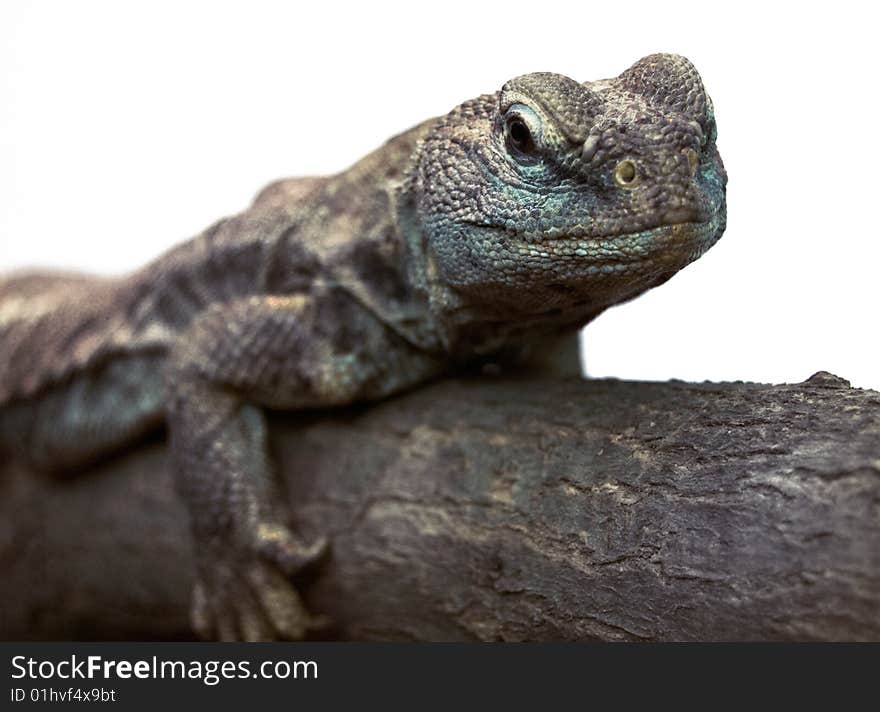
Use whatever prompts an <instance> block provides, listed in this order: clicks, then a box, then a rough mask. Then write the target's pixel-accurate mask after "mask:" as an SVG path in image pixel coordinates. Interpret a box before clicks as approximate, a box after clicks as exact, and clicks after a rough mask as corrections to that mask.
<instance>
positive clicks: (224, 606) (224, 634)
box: [191, 524, 329, 641]
mask: <svg viewBox="0 0 880 712" xmlns="http://www.w3.org/2000/svg"><path fill="white" fill-rule="evenodd" d="M254 549H255V550H254V551H253V553H252V555H251V556H250V557H243V556H240V557H238V558H233V559H231V558H230V557H229V556H228V554H227V555H226V556H223V555H222V554H221V553H219V552H217V551H216V550H215V551H214V552H212V554H213V555H211V556H209V557H208V559H207V560H206V561H202V562H201V564H202V565H201V566H200V575H199V576H198V579H197V581H196V585H195V588H194V590H193V599H192V610H191V618H192V624H193V628H194V629H195V631H196V633H197V634H198V635H199V637H201V638H204V639H208V640H225V641H228V640H244V641H258V640H279V639H280V640H301V639H302V638H304V637H305V636H306V634H307V633H308V632H309V631H310V630H316V629H320V628H325V627H327V626H328V625H329V620H328V619H327V618H326V616H313V615H312V614H310V613H309V612H308V610H306V607H305V605H304V603H303V601H302V599H301V597H300V595H299V593H298V592H297V590H296V587H295V586H294V585H293V583H292V582H291V581H290V577H291V576H292V575H293V574H294V573H296V572H297V571H300V570H301V569H302V568H304V567H306V566H308V565H310V564H312V563H314V562H316V561H318V560H319V559H320V558H322V557H323V556H324V555H325V554H326V552H327V549H328V546H327V541H326V539H324V538H321V539H319V540H318V541H316V542H314V543H313V544H311V545H310V546H307V547H306V546H303V545H302V544H300V543H298V542H297V541H296V539H295V538H294V537H293V535H292V534H291V533H290V531H289V530H288V529H286V528H285V527H283V526H280V525H274V524H273V525H268V524H264V525H260V526H259V527H258V529H257V535H256V541H255V547H254Z"/></svg>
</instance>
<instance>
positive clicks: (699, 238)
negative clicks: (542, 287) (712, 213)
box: [510, 217, 721, 275]
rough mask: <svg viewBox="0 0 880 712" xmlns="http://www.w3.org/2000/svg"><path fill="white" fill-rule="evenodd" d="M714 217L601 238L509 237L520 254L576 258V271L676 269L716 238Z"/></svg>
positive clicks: (604, 272) (696, 256) (699, 253)
mask: <svg viewBox="0 0 880 712" xmlns="http://www.w3.org/2000/svg"><path fill="white" fill-rule="evenodd" d="M719 225H720V220H719V219H718V218H717V217H713V218H712V219H710V220H708V221H705V222H681V223H675V224H672V225H661V226H658V227H654V228H650V229H648V230H640V231H638V232H632V233H623V234H619V235H613V236H609V237H603V238H583V237H566V236H563V237H555V238H552V239H549V238H548V239H546V240H542V241H531V240H523V239H517V238H516V237H515V236H514V237H513V238H512V239H511V240H510V247H511V248H513V249H514V250H515V251H516V252H517V253H518V254H520V255H522V256H523V257H531V258H532V259H535V258H545V259H553V258H562V259H565V260H566V261H572V260H576V261H577V262H578V271H579V272H582V271H587V272H591V273H595V274H608V275H614V274H618V275H619V274H621V273H625V272H629V271H641V270H642V269H645V268H652V267H653V268H665V269H679V268H680V267H682V266H684V265H685V264H688V263H690V262H692V261H694V260H696V259H697V258H698V257H700V256H701V255H703V254H704V253H705V252H706V251H707V250H708V249H709V248H710V247H712V245H714V244H715V242H717V241H718V238H719V237H720V233H721V231H720V230H719Z"/></svg>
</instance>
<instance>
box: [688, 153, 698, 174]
mask: <svg viewBox="0 0 880 712" xmlns="http://www.w3.org/2000/svg"><path fill="white" fill-rule="evenodd" d="M685 155H686V156H687V159H688V168H690V171H691V175H692V176H695V175H696V174H697V167H698V166H699V165H700V157H699V156H698V155H697V152H696V151H695V150H694V149H692V148H689V149H688V150H687V151H685Z"/></svg>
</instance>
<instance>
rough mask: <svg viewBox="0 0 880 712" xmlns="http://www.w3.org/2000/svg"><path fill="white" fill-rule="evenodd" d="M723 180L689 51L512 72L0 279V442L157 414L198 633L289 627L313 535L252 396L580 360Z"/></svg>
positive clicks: (47, 437)
mask: <svg viewBox="0 0 880 712" xmlns="http://www.w3.org/2000/svg"><path fill="white" fill-rule="evenodd" d="M726 183H727V175H726V172H725V170H724V166H723V163H722V161H721V157H720V155H719V152H718V149H717V145H716V123H715V116H714V109H713V105H712V102H711V100H710V98H709V96H708V94H707V93H706V90H705V88H704V86H703V83H702V80H701V78H700V76H699V74H698V73H697V71H696V69H695V68H694V66H693V65H692V64H691V63H690V62H689V61H688V60H687V59H685V58H683V57H681V56H678V55H672V54H654V55H650V56H648V57H645V58H643V59H641V60H639V61H638V62H636V63H635V64H634V65H633V66H631V67H630V68H629V69H627V70H626V71H624V72H623V73H621V74H620V75H619V76H617V77H615V78H612V79H604V80H598V81H593V82H583V83H581V82H578V81H576V80H574V79H571V78H569V77H567V76H565V75H562V74H555V73H550V72H537V73H532V74H526V75H522V76H519V77H516V78H514V79H511V80H510V81H507V82H506V83H504V84H503V86H502V87H501V89H500V90H498V91H496V92H494V93H490V94H484V95H481V96H479V97H477V98H475V99H471V100H469V101H465V102H464V103H462V104H460V105H459V106H457V107H456V108H454V109H453V110H452V111H451V112H449V113H448V114H447V115H445V116H441V117H438V118H434V119H430V120H428V121H425V122H424V123H422V124H419V125H418V126H416V127H414V128H412V129H410V130H409V131H406V132H404V133H402V134H399V135H397V136H395V137H393V138H392V139H390V140H389V141H388V142H387V143H385V144H384V145H383V146H382V147H380V148H379V149H377V150H376V151H374V152H373V153H371V154H370V155H368V156H366V157H365V158H363V159H361V160H360V161H359V162H357V163H355V164H354V165H353V166H352V167H350V168H349V169H347V170H344V171H342V172H340V173H338V174H334V175H330V176H323V177H306V178H290V179H283V180H280V181H276V182H275V183H272V184H270V185H269V186H268V187H267V188H265V189H263V190H262V191H261V192H260V193H259V194H258V195H257V197H256V198H255V199H254V201H253V202H252V204H251V205H250V206H249V207H248V208H247V209H245V210H244V211H243V212H241V213H239V214H237V215H234V216H232V217H228V218H225V219H223V220H220V221H219V222H217V223H215V224H214V225H212V226H211V227H209V228H208V229H207V230H206V231H205V232H203V233H202V234H200V235H198V236H196V237H194V238H192V239H191V240H189V241H187V242H184V243H182V244H181V245H179V246H177V247H175V248H172V249H171V250H170V251H168V252H167V253H165V254H164V255H162V256H160V257H158V258H157V259H156V260H155V261H153V262H152V263H150V264H148V265H146V266H145V267H143V268H141V269H138V270H136V271H134V272H132V273H129V274H127V275H124V276H120V277H96V276H87V275H80V274H71V273H51V272H20V273H12V274H10V275H8V276H7V277H6V278H4V279H3V280H0V449H2V451H3V452H4V453H5V454H6V456H8V457H9V458H12V459H15V460H20V461H23V462H25V463H28V464H29V465H30V466H31V467H32V468H34V469H36V470H38V471H39V470H43V471H49V472H51V471H65V470H69V469H72V468H77V467H81V466H83V465H84V464H87V463H90V462H92V461H94V460H95V459H96V458H98V457H104V456H106V455H107V454H108V453H113V452H117V451H121V450H123V449H124V448H126V447H128V446H130V445H131V444H132V443H134V442H135V441H136V440H137V439H138V438H139V437H142V436H143V435H144V434H145V433H148V432H150V431H152V430H154V429H158V428H161V427H162V426H163V424H164V425H165V427H166V428H167V433H168V451H169V462H170V466H171V467H172V468H173V471H174V475H175V482H176V486H177V490H178V491H179V493H180V496H181V498H182V500H183V502H184V504H185V506H186V509H187V511H188V513H189V517H190V523H191V531H192V537H193V539H192V540H193V544H194V553H195V562H196V563H195V569H196V570H195V584H194V589H193V593H192V604H191V619H192V623H193V627H194V631H195V632H196V633H197V634H198V635H199V636H201V637H204V638H209V639H210V638H215V639H222V640H227V639H244V640H261V639H278V638H282V639H300V638H302V637H303V636H304V635H306V634H307V632H308V631H309V630H310V629H311V628H313V627H314V626H317V625H319V624H320V622H321V621H320V616H313V615H312V614H311V613H310V612H309V611H308V610H307V608H306V606H305V605H304V603H303V600H302V598H301V596H300V594H299V592H298V591H297V588H296V586H295V585H294V583H293V580H294V575H295V574H296V573H297V572H298V571H299V570H300V569H302V567H304V566H307V565H309V564H312V563H314V562H319V561H320V559H321V557H322V556H323V555H324V554H325V552H326V551H327V549H328V546H329V544H328V542H327V540H326V538H317V539H315V540H313V541H305V540H304V539H303V538H302V537H301V536H300V535H298V534H297V533H296V530H295V527H294V526H293V523H291V522H289V521H288V517H287V514H286V512H285V511H284V507H283V506H282V505H281V498H280V496H279V491H278V484H277V483H276V480H275V477H274V474H273V465H272V461H271V455H270V452H269V450H268V445H267V425H266V413H267V412H268V411H272V410H307V409H319V408H320V409H323V408H333V407H339V406H345V405H347V404H352V403H356V402H368V401H374V400H378V399H382V398H386V397H389V396H391V395H393V394H395V393H399V392H401V391H404V390H407V389H411V388H414V387H416V386H418V385H419V384H421V383H423V382H426V381H428V380H431V379H435V378H438V377H440V376H443V375H444V374H449V373H455V372H457V371H459V370H462V369H467V368H471V367H474V366H475V365H476V366H479V364H485V363H498V364H506V365H509V366H510V367H515V368H524V369H531V370H533V371H541V370H555V371H557V372H568V373H572V372H578V373H579V364H578V362H577V349H576V346H575V347H573V346H572V344H576V339H577V334H578V330H579V329H581V328H582V327H583V326H584V325H585V324H587V323H588V322H589V321H591V320H592V319H594V318H595V317H596V316H597V315H598V314H600V313H601V312H603V311H604V310H605V309H607V308H608V307H610V306H612V305H615V304H619V303H621V302H625V301H627V300H630V299H633V298H635V297H637V296H638V295H640V294H642V293H643V292H645V291H646V290H649V289H651V288H652V287H655V286H657V285H660V284H662V283H663V282H665V281H666V280H668V279H669V278H670V277H672V276H673V275H674V274H675V273H676V272H678V271H679V270H681V269H682V268H683V267H685V266H686V265H688V264H689V263H691V262H693V261H694V260H696V259H697V258H699V257H700V256H701V255H702V254H704V253H705V252H706V251H707V250H708V249H709V248H710V247H711V246H712V245H713V244H714V243H715V242H716V241H717V240H718V239H719V238H720V237H721V235H722V233H723V232H724V229H725V226H726V215H727V211H726ZM294 495H295V493H294Z"/></svg>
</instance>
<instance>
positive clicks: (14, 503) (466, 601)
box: [0, 374, 880, 640]
mask: <svg viewBox="0 0 880 712" xmlns="http://www.w3.org/2000/svg"><path fill="white" fill-rule="evenodd" d="M272 432H273V439H274V448H275V452H276V455H277V459H278V462H279V466H280V470H281V472H282V473H283V475H284V480H285V482H286V485H287V491H288V492H289V493H291V496H290V497H289V499H290V502H291V508H292V511H293V513H294V515H295V521H296V522H297V524H298V528H299V530H300V531H301V532H302V533H303V534H304V535H305V536H306V537H311V536H316V535H317V534H319V533H327V534H329V535H330V537H331V541H332V554H331V556H330V558H329V559H328V560H326V561H324V562H323V563H322V564H321V565H320V566H319V567H317V568H316V570H315V571H313V572H311V573H310V574H309V575H307V576H305V577H303V579H302V581H301V584H302V586H303V590H304V591H305V593H306V595H307V598H308V600H309V602H310V604H311V606H312V608H313V609H314V610H315V611H320V612H324V613H327V614H328V615H329V616H331V617H332V618H333V620H334V621H335V622H336V627H335V628H334V629H332V630H330V631H327V632H326V633H325V635H330V636H335V637H340V638H351V639H392V640H718V639H752V640H771V639H772V640H778V639H797V640H814V639H823V640H854V639H871V640H880V394H878V393H877V392H873V391H865V390H858V389H853V388H850V387H849V384H848V383H846V382H845V381H842V380H841V379H837V378H835V377H833V376H830V375H829V374H817V375H816V376H815V377H813V378H812V379H810V381H808V382H806V383H803V384H798V385H780V386H767V385H757V384H744V383H733V384H687V383H678V382H671V383H627V382H619V381H577V380H570V381H517V380H500V379H498V380H474V381H467V380H461V381H447V382H443V383H439V384H436V385H434V386H432V387H429V388H425V389H423V390H420V391H418V392H415V393H413V394H410V395H407V396H404V397H400V398H396V399H393V400H391V401H388V402H386V403H382V404H378V405H374V406H372V407H368V408H367V407H364V408H357V409H351V410H347V411H344V412H338V411H337V412H333V413H325V414H316V415H311V416H308V417H278V418H275V419H274V420H273V427H272ZM186 527H187V525H186V519H185V513H184V511H183V509H182V507H181V505H180V504H179V503H178V501H177V499H176V498H175V496H174V493H173V488H172V483H171V478H170V476H169V473H168V470H167V467H166V458H165V453H164V448H163V446H162V443H161V442H160V441H156V442H154V443H152V444H147V445H145V446H144V447H143V448H140V449H138V450H137V451H136V452H133V453H131V454H128V455H126V456H124V457H118V458H114V459H113V460H110V461H108V462H105V463H104V464H102V465H100V466H98V467H95V468H94V469H92V470H91V471H89V472H87V473H80V474H79V475H77V476H76V477H71V478H67V479H65V480H57V479H56V480H53V479H48V478H46V477H39V476H37V475H34V474H33V473H27V472H23V471H21V470H20V469H15V468H14V467H12V466H6V468H5V471H4V472H3V473H2V475H0V576H2V582H0V637H2V638H3V639H13V638H30V639H40V638H62V639H66V638H75V639H84V638H131V639H146V638H149V639H155V638H160V639H180V638H186V637H188V635H189V633H188V626H187V621H186V610H187V598H188V591H189V587H190V584H191V577H192V565H191V558H190V557H191V552H190V548H189V540H188V536H187V528H186Z"/></svg>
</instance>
